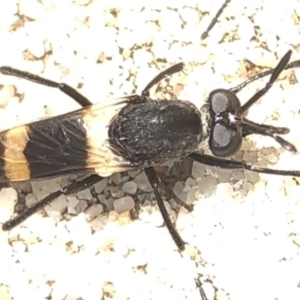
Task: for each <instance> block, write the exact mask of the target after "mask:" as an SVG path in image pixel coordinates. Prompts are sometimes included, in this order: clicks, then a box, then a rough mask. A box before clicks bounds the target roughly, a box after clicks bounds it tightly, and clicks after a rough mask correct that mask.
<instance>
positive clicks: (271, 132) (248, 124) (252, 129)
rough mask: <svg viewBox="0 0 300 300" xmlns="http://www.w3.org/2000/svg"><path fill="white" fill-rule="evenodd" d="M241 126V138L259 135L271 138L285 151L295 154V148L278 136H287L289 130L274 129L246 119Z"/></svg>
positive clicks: (285, 128)
mask: <svg viewBox="0 0 300 300" xmlns="http://www.w3.org/2000/svg"><path fill="white" fill-rule="evenodd" d="M242 125H243V137H245V136H247V135H249V134H260V135H265V136H269V137H271V138H273V139H274V140H275V141H276V142H277V143H279V144H280V145H281V146H282V147H283V148H284V149H285V150H288V151H291V152H294V153H296V152H297V149H296V147H295V146H294V145H293V144H292V143H290V142H288V141H286V140H285V139H283V138H282V137H280V136H278V134H287V133H289V132H290V130H289V129H288V128H287V127H275V126H270V125H263V124H257V123H254V122H252V121H249V120H247V119H244V120H243V122H242Z"/></svg>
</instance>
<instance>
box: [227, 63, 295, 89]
mask: <svg viewBox="0 0 300 300" xmlns="http://www.w3.org/2000/svg"><path fill="white" fill-rule="evenodd" d="M299 67H300V60H295V61H292V62H291V63H289V64H287V65H286V66H285V67H284V69H283V70H288V69H293V68H299ZM274 71H275V68H274V69H270V70H267V71H264V72H261V73H258V74H256V75H254V76H252V77H250V78H248V79H247V80H245V81H244V82H242V83H241V84H239V85H237V86H235V87H233V88H231V89H230V91H232V92H233V93H238V92H239V91H240V90H241V89H243V88H244V87H245V86H247V85H248V84H249V83H251V82H254V81H256V80H257V79H260V78H263V77H265V76H268V75H270V74H272V73H273V72H274Z"/></svg>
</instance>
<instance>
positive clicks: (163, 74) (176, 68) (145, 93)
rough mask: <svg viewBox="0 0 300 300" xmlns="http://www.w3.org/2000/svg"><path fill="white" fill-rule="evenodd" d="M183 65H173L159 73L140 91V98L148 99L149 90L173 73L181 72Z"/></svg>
mask: <svg viewBox="0 0 300 300" xmlns="http://www.w3.org/2000/svg"><path fill="white" fill-rule="evenodd" d="M183 67H184V63H182V62H181V63H178V64H176V65H173V66H171V67H169V68H167V69H166V70H164V71H162V72H160V73H159V74H158V75H156V76H155V77H154V78H153V79H152V80H151V81H150V82H149V83H148V84H147V86H146V87H145V88H144V90H143V91H142V96H145V97H149V90H150V89H151V88H152V87H153V86H154V85H155V84H157V83H159V82H160V81H161V80H163V79H164V78H166V77H168V76H171V75H173V74H175V73H178V72H181V71H182V70H183Z"/></svg>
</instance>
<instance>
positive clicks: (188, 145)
mask: <svg viewBox="0 0 300 300" xmlns="http://www.w3.org/2000/svg"><path fill="white" fill-rule="evenodd" d="M109 138H110V144H111V147H112V149H114V150H115V151H117V152H118V153H119V154H120V155H122V156H123V157H124V158H125V159H127V160H129V161H130V162H132V163H134V164H137V165H144V166H145V165H149V164H159V163H162V162H164V161H166V160H168V159H174V158H179V157H182V156H186V155H188V154H189V153H191V152H193V151H195V150H196V149H197V148H198V146H199V143H200V141H201V138H202V126H201V115H200V112H199V111H198V110H197V108H196V107H195V106H194V105H192V104H191V103H189V102H185V101H177V100H161V101H156V100H148V101H146V102H144V103H136V104H129V105H127V106H126V107H124V108H123V109H122V110H121V111H120V113H119V115H118V117H117V118H115V120H114V121H113V122H112V123H111V125H110V128H109Z"/></svg>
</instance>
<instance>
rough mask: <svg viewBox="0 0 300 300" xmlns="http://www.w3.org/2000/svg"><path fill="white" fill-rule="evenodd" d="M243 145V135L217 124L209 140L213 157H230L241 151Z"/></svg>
mask: <svg viewBox="0 0 300 300" xmlns="http://www.w3.org/2000/svg"><path fill="white" fill-rule="evenodd" d="M241 145H242V133H241V131H238V130H233V129H230V128H227V127H225V126H223V125H221V124H216V125H215V126H214V128H213V130H212V133H211V136H210V139H209V148H210V150H211V152H212V153H213V155H215V156H218V157H228V156H232V155H234V154H235V153H236V152H237V151H239V150H240V148H241Z"/></svg>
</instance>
